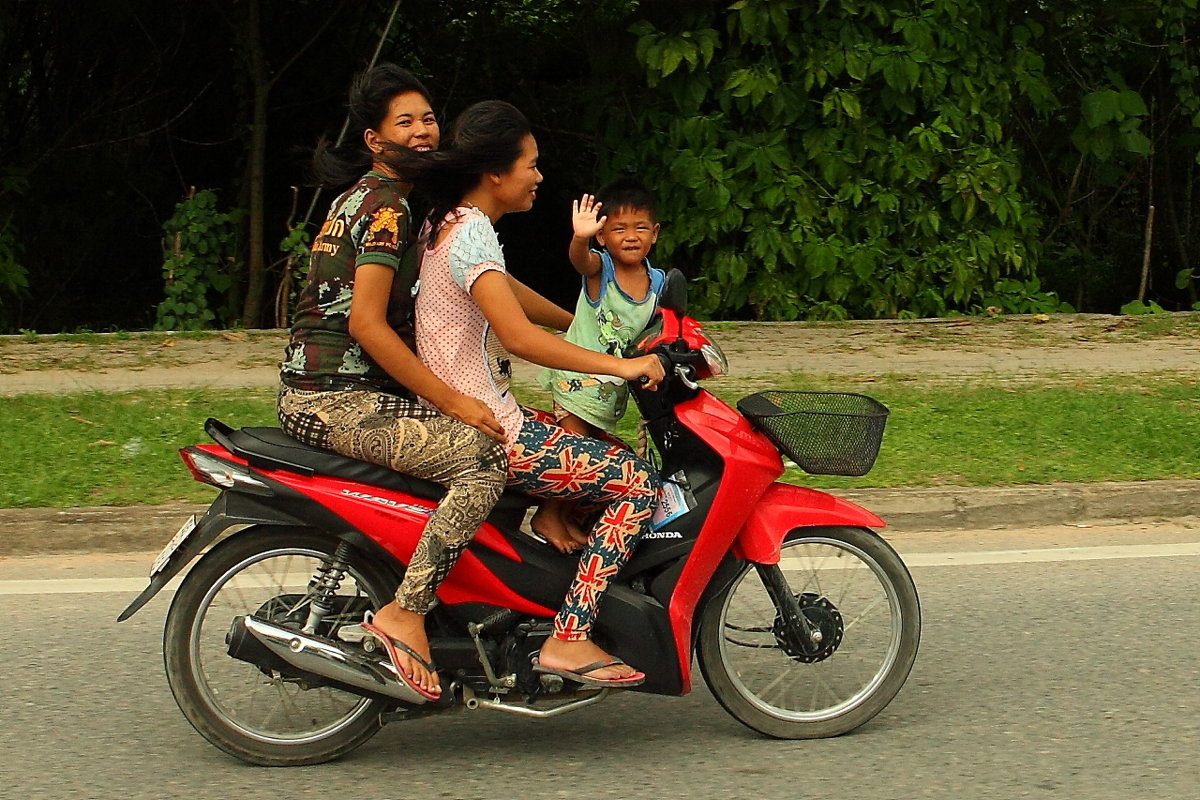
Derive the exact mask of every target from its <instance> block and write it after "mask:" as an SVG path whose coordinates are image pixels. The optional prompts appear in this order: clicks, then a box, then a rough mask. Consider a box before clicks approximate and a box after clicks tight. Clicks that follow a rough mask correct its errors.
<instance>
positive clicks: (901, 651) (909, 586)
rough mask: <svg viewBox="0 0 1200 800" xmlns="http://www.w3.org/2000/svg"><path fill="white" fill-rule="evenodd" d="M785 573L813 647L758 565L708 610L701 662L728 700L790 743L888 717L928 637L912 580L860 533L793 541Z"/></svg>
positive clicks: (748, 721) (880, 545)
mask: <svg viewBox="0 0 1200 800" xmlns="http://www.w3.org/2000/svg"><path fill="white" fill-rule="evenodd" d="M779 568H780V571H781V572H782V576H783V578H784V580H785V581H786V585H787V587H788V588H789V590H790V592H791V593H792V594H793V596H794V597H795V598H796V600H797V604H798V606H799V608H800V611H801V613H802V614H804V616H805V617H807V618H808V620H809V623H810V626H811V627H810V635H811V631H818V632H819V633H818V634H817V635H815V636H811V638H809V639H808V640H806V641H804V642H800V641H798V638H797V635H796V633H795V631H794V630H792V629H791V628H790V627H789V626H788V625H787V624H785V622H784V615H783V614H781V613H780V612H779V610H777V608H776V605H775V602H774V601H773V600H772V598H771V594H770V593H769V591H768V590H767V588H766V586H765V585H764V580H763V578H762V576H761V575H760V572H759V569H758V568H757V567H756V566H754V565H752V564H747V565H746V567H745V568H744V569H743V570H742V571H741V573H739V574H738V576H737V577H736V578H735V579H734V580H733V581H732V582H731V583H730V585H729V586H728V587H727V588H726V589H725V590H724V591H722V592H721V593H720V594H718V595H717V596H716V597H714V598H713V600H712V601H710V602H709V603H708V605H707V607H706V608H705V610H704V612H703V617H702V618H701V621H700V629H699V633H698V637H697V657H698V660H699V663H700V670H701V673H702V674H703V675H704V679H705V682H706V683H707V684H708V687H709V689H710V690H711V691H712V693H713V695H714V696H715V697H716V699H717V701H718V702H719V703H720V704H721V705H722V706H723V707H724V708H725V710H726V711H728V712H729V713H730V714H732V715H733V716H734V717H735V718H736V719H737V720H739V721H740V722H742V723H743V724H745V725H747V726H749V727H750V728H753V729H754V730H756V731H759V732H760V733H763V734H766V735H768V736H773V737H776V738H780V739H819V738H826V737H830V736H839V735H841V734H843V733H847V732H848V731H852V730H854V729H855V728H857V727H858V726H860V725H862V724H863V723H865V722H867V721H868V720H870V719H871V718H873V717H874V716H875V715H876V714H878V713H879V712H880V711H882V710H883V709H884V708H885V707H886V706H887V704H888V703H890V702H891V701H892V698H894V697H895V696H896V693H897V692H899V691H900V687H901V686H903V685H904V681H905V680H906V679H907V678H908V674H909V671H910V670H911V669H912V666H913V662H914V661H915V660H916V657H917V647H918V644H919V643H920V638H921V609H920V603H919V600H918V598H917V590H916V587H915V585H914V584H913V580H912V576H910V575H909V573H908V569H907V568H906V567H905V566H904V562H903V561H901V560H900V557H899V556H898V555H897V554H896V552H895V551H894V550H893V549H892V548H891V547H890V546H888V544H887V543H886V542H884V541H883V539H881V538H880V537H879V536H877V535H876V534H875V533H873V532H872V531H869V530H864V529H861V528H814V529H805V530H801V531H797V532H794V533H793V534H791V535H790V536H789V537H788V538H787V539H786V540H785V541H784V544H783V552H782V554H781V557H780V562H779Z"/></svg>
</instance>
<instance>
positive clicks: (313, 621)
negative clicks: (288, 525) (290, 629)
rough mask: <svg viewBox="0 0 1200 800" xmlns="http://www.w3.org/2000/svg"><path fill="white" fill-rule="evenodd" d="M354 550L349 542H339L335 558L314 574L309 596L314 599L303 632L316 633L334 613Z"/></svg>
mask: <svg viewBox="0 0 1200 800" xmlns="http://www.w3.org/2000/svg"><path fill="white" fill-rule="evenodd" d="M353 552H354V548H353V547H351V546H350V545H349V544H348V543H346V542H344V541H343V542H338V546H337V550H335V551H334V553H333V558H332V559H330V560H329V561H328V562H327V563H325V564H322V565H321V567H320V569H318V570H317V573H316V574H315V575H313V579H312V581H311V582H310V583H309V587H310V589H309V596H310V597H311V598H312V601H311V602H310V603H309V606H308V619H307V620H306V621H305V623H304V627H303V628H301V629H300V630H301V631H302V632H303V633H308V634H313V635H315V634H316V632H317V628H318V627H319V626H320V624H321V623H322V622H323V621H324V620H325V618H326V617H327V616H329V615H330V614H332V613H333V611H334V599H335V598H336V597H337V593H338V589H340V588H341V586H342V580H343V579H345V577H346V569H347V568H348V567H349V562H350V556H351V554H353Z"/></svg>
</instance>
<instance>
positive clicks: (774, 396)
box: [737, 390, 888, 476]
mask: <svg viewBox="0 0 1200 800" xmlns="http://www.w3.org/2000/svg"><path fill="white" fill-rule="evenodd" d="M737 407H738V411H740V412H742V415H743V416H745V417H746V419H748V420H750V424H751V425H753V426H754V427H755V428H757V429H758V430H760V431H762V432H763V433H764V434H766V436H767V438H768V439H770V440H771V441H772V442H774V444H775V446H776V447H778V448H779V450H780V452H782V453H783V454H784V455H786V456H787V457H788V458H790V459H791V460H792V461H794V462H796V465H797V466H799V467H800V469H802V470H804V471H805V472H807V473H808V474H810V475H856V476H857V475H866V474H867V473H868V472H870V471H871V467H872V466H873V465H874V464H875V457H876V456H878V455H879V445H880V443H881V442H882V441H883V426H884V425H885V424H886V423H887V417H888V410H887V407H886V406H884V405H883V404H882V403H880V402H879V401H878V400H875V399H873V398H870V397H867V396H866V395H863V394H850V393H847V392H783V391H774V390H772V391H767V392H759V393H758V394H752V395H750V396H749V397H743V398H742V399H741V400H739V401H738V404H737Z"/></svg>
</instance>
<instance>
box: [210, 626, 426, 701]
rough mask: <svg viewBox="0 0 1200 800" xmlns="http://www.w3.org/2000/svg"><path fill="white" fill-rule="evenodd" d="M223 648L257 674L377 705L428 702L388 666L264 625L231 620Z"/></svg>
mask: <svg viewBox="0 0 1200 800" xmlns="http://www.w3.org/2000/svg"><path fill="white" fill-rule="evenodd" d="M226 643H227V644H228V645H229V647H228V652H229V655H230V656H232V657H233V658H236V659H238V660H239V661H245V662H248V663H250V664H253V665H254V666H256V667H259V668H260V669H264V670H272V671H277V672H281V673H284V674H285V675H288V676H289V677H294V678H300V679H307V680H311V681H313V682H314V683H320V684H323V685H328V686H335V687H337V688H339V689H344V690H346V691H348V692H351V693H353V694H357V695H361V696H363V697H370V698H373V699H377V700H389V701H397V700H398V701H400V702H402V703H405V704H408V705H413V706H420V705H425V703H426V702H428V701H427V700H426V698H425V697H423V696H421V695H420V694H419V693H418V692H417V691H416V690H414V689H413V688H412V687H410V686H409V685H408V684H407V683H405V682H404V681H403V680H402V679H401V678H400V677H399V676H398V675H397V673H396V667H395V666H394V665H392V664H389V663H387V662H386V661H374V660H372V659H369V658H366V657H365V656H363V655H360V654H359V653H356V652H354V651H352V650H347V649H343V648H342V647H340V646H338V644H336V643H334V642H331V641H329V640H328V639H320V638H317V637H315V636H310V635H308V634H305V633H301V632H300V631H296V630H292V629H291V628H285V627H283V626H281V625H276V624H274V623H272V622H267V621H266V620H262V619H257V618H255V617H235V618H234V620H233V626H232V627H231V628H230V630H229V635H228V636H227V637H226Z"/></svg>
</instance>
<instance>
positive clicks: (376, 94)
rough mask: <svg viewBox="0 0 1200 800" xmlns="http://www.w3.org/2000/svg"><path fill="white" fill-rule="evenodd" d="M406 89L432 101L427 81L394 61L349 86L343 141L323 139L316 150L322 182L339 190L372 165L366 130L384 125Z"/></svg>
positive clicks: (314, 165)
mask: <svg viewBox="0 0 1200 800" xmlns="http://www.w3.org/2000/svg"><path fill="white" fill-rule="evenodd" d="M406 92H416V93H417V94H419V95H421V96H422V97H424V98H425V100H426V101H427V102H428V103H429V105H430V106H432V105H433V100H432V98H430V96H429V90H428V89H426V88H425V86H424V84H422V83H421V82H420V81H419V80H417V78H416V76H414V75H413V74H412V73H411V72H409V71H408V70H406V69H401V68H400V67H397V66H396V65H395V64H379V65H377V66H374V67H372V68H371V69H369V70H366V71H365V72H362V73H360V74H359V75H357V76H356V77H355V79H354V83H353V84H351V86H350V101H349V103H348V109H349V120H348V122H347V125H346V133H345V135H344V136H343V137H342V142H341V144H339V145H337V146H334V145H332V144H331V143H330V142H329V141H328V140H327V139H322V140H321V141H320V142H319V143H318V144H317V148H316V151H315V152H314V153H313V163H312V170H313V175H314V177H315V178H316V179H317V182H318V183H319V184H320V185H321V186H325V187H328V188H331V189H335V190H338V191H340V190H342V189H345V188H347V187H349V186H350V185H351V184H353V183H354V182H355V181H357V180H358V179H359V178H361V177H362V176H363V174H365V173H366V172H367V171H368V170H370V169H371V164H372V162H373V160H374V154H373V153H372V152H371V151H370V149H368V148H367V145H366V143H365V142H364V141H363V133H364V132H365V131H366V130H367V129H368V128H372V129H373V128H378V127H379V126H380V125H382V124H383V121H384V119H385V118H386V117H387V113H388V108H389V107H390V106H391V102H392V98H393V97H395V96H396V95H398V94H404V93H406Z"/></svg>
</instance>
